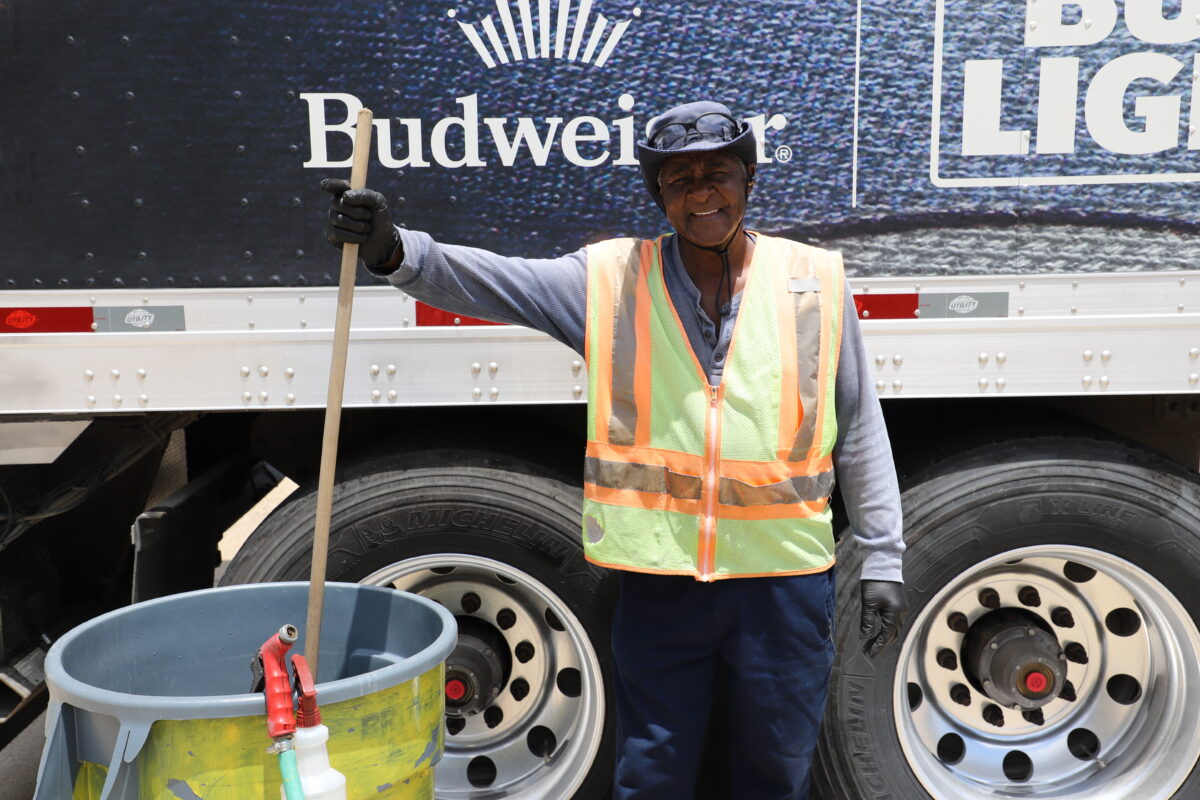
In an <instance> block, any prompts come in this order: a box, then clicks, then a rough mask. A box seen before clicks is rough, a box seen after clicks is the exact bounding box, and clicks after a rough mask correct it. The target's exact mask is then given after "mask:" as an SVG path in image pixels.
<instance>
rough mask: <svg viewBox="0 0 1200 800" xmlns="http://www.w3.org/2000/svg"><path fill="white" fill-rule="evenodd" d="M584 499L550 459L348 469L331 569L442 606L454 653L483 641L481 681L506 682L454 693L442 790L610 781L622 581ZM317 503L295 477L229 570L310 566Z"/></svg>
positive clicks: (278, 573) (454, 792)
mask: <svg viewBox="0 0 1200 800" xmlns="http://www.w3.org/2000/svg"><path fill="white" fill-rule="evenodd" d="M580 502H581V493H580V489H579V487H578V486H577V485H572V484H571V483H568V482H567V481H566V480H564V479H562V478H561V477H559V476H557V475H555V474H554V473H552V472H550V471H548V470H546V469H544V468H541V467H539V466H536V465H534V464H533V463H530V462H524V461H519V460H516V459H510V458H504V457H497V456H493V455H490V454H486V453H481V452H475V453H471V452H464V451H462V450H455V451H449V450H432V451H422V452H417V453H407V454H401V455H395V456H390V457H387V458H383V459H378V460H373V461H365V462H362V463H358V464H355V465H353V466H350V467H348V468H347V469H346V470H345V471H339V476H338V482H337V485H336V488H335V492H334V501H333V513H332V521H331V525H330V541H329V569H328V580H331V581H351V582H364V583H374V584H381V585H395V586H397V587H398V588H402V589H405V590H408V591H414V592H416V593H418V594H423V595H425V596H428V597H431V598H433V599H435V600H437V601H438V602H441V603H442V604H443V605H446V606H447V607H448V608H449V609H450V610H451V612H452V613H454V614H455V616H456V618H457V619H458V620H459V634H460V635H459V643H458V646H457V648H456V650H455V652H454V653H452V654H451V656H450V660H449V662H448V663H453V662H454V660H455V658H456V656H457V655H459V654H460V652H461V651H463V648H466V647H469V646H470V647H473V650H471V652H468V653H466V655H465V656H464V657H465V658H466V659H467V660H466V661H464V662H463V663H469V664H471V665H473V667H479V669H477V670H475V669H473V670H472V671H470V672H469V673H468V674H469V675H470V676H471V678H470V680H478V682H479V685H480V686H481V687H486V686H491V687H494V688H497V689H498V691H499V694H498V695H497V696H496V697H495V698H494V699H488V698H487V697H485V698H484V699H483V700H481V701H477V705H478V707H474V708H472V707H467V706H464V707H463V708H459V709H456V710H454V711H452V710H451V707H450V704H449V702H448V713H447V722H448V726H447V736H446V753H445V757H444V758H443V760H442V762H441V763H440V764H439V765H438V770H437V797H438V798H459V797H468V796H469V797H471V798H489V797H493V796H494V797H501V796H503V797H506V798H525V797H529V798H533V797H563V798H566V797H575V798H579V799H580V800H593V799H594V798H600V797H604V796H607V794H608V792H609V787H610V786H611V781H612V764H613V757H614V746H613V735H614V733H613V730H614V716H613V711H612V703H611V699H610V698H609V693H608V692H607V690H606V686H607V681H608V673H609V635H610V629H611V616H612V607H613V600H614V595H613V592H614V582H613V580H612V578H611V577H610V576H609V575H608V574H607V571H606V570H603V569H600V568H597V567H595V566H593V565H591V564H589V563H588V562H586V561H585V560H584V559H583V555H582V544H581V537H580V532H579V525H580V522H579V519H580V517H579V514H580ZM315 508H316V487H315V486H308V487H302V488H301V489H299V490H297V491H296V492H295V493H294V494H293V495H292V497H291V498H290V499H289V500H288V501H287V502H286V503H285V504H284V505H282V506H281V507H279V508H278V509H276V510H275V511H274V512H273V513H272V514H271V515H270V516H268V517H267V519H266V520H264V522H263V523H262V524H261V525H260V526H259V527H258V528H257V529H256V530H255V531H254V533H253V534H251V536H250V538H249V539H248V540H247V541H246V543H245V544H244V545H243V546H242V548H241V550H240V551H239V552H238V554H237V556H236V557H235V558H234V559H233V561H232V562H231V563H230V565H229V569H228V570H227V571H226V573H225V575H224V576H223V577H222V581H221V582H222V584H231V583H249V582H264V581H284V580H307V579H308V577H309V563H310V558H311V556H310V552H311V537H312V528H313V523H312V521H313V517H314V514H315ZM472 595H473V596H472ZM481 652H487V653H488V654H489V656H490V655H491V654H493V653H499V657H498V658H492V659H491V660H490V661H488V664H487V665H486V666H480V662H479V661H478V658H476V660H475V661H471V660H470V657H471V653H474V654H475V655H476V657H477V656H478V654H479V653H481ZM518 689H519V691H518ZM483 694H484V695H488V694H489V693H488V692H487V691H486V690H485V691H484V692H483ZM456 726H457V727H456ZM514 743H515V744H514Z"/></svg>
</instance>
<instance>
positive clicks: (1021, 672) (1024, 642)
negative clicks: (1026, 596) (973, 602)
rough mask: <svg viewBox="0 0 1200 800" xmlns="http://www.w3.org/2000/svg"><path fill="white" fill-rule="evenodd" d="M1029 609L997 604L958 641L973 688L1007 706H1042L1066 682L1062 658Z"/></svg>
mask: <svg viewBox="0 0 1200 800" xmlns="http://www.w3.org/2000/svg"><path fill="white" fill-rule="evenodd" d="M1044 625H1045V623H1044V622H1043V621H1042V620H1041V619H1040V618H1039V617H1037V616H1036V615H1035V614H1032V613H1029V612H1026V611H1024V610H1018V609H1001V610H998V611H994V612H992V613H990V614H986V615H984V616H983V617H981V618H980V619H979V620H978V621H977V622H976V623H975V624H974V625H973V626H971V629H970V631H969V632H968V633H967V636H966V638H965V639H964V641H963V666H964V667H965V668H966V672H967V675H968V677H969V678H970V679H972V682H973V683H975V684H976V688H977V689H979V690H981V691H982V692H983V693H984V694H986V695H987V696H988V697H990V698H992V699H993V700H995V701H996V702H997V703H1000V704H1001V705H1004V706H1007V707H1008V708H1020V709H1025V710H1034V709H1038V708H1042V707H1043V706H1046V705H1048V704H1049V703H1050V702H1051V701H1053V700H1054V699H1055V698H1057V697H1058V695H1059V692H1061V691H1062V688H1063V687H1064V686H1065V685H1066V680H1067V677H1066V676H1067V658H1066V655H1065V654H1064V652H1063V649H1062V646H1061V645H1060V644H1059V642H1058V639H1057V638H1056V637H1055V635H1054V634H1053V633H1052V632H1051V631H1048V630H1046V629H1045V628H1044V627H1043V626H1044Z"/></svg>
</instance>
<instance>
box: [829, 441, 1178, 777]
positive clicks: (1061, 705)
mask: <svg viewBox="0 0 1200 800" xmlns="http://www.w3.org/2000/svg"><path fill="white" fill-rule="evenodd" d="M903 507H904V515H905V530H906V540H907V542H908V551H907V553H906V555H905V568H904V575H905V592H906V596H907V602H908V620H907V621H906V623H905V626H904V630H903V632H902V635H901V640H900V642H898V643H897V644H894V645H893V646H892V647H890V648H889V649H888V650H886V651H885V652H884V653H882V654H880V656H879V657H877V658H876V659H875V660H874V661H871V660H870V659H868V658H866V657H865V656H863V655H862V650H861V645H860V642H859V640H858V633H857V630H858V624H857V623H858V620H857V615H858V601H857V599H856V598H855V597H854V595H855V593H856V586H855V584H856V581H845V582H843V585H842V587H841V589H840V591H839V595H840V597H839V602H838V611H837V619H836V630H837V634H836V636H837V645H838V654H839V655H838V658H837V662H836V663H835V666H834V670H833V674H832V679H831V680H832V682H831V686H830V697H829V703H828V705H827V709H826V717H825V724H824V727H823V730H822V736H821V739H820V743H819V746H818V754H817V759H816V762H815V769H814V796H815V797H817V798H822V800H916V799H917V798H930V797H932V798H935V799H936V800H977V798H984V797H986V798H989V799H990V800H996V798H1007V797H1012V798H1016V797H1033V796H1035V797H1038V798H1055V800H1066V799H1067V798H1070V799H1071V800H1079V798H1084V797H1086V798H1088V800H1115V799H1116V798H1128V797H1135V796H1136V797H1138V798H1139V800H1166V799H1167V798H1191V797H1200V769H1197V768H1196V764H1197V759H1198V757H1200V725H1198V724H1197V723H1200V719H1198V717H1200V666H1198V665H1200V634H1198V633H1197V620H1198V619H1200V484H1198V482H1197V477H1196V475H1194V474H1192V473H1189V472H1186V471H1184V470H1182V469H1180V468H1179V467H1177V466H1176V465H1174V464H1172V463H1169V462H1167V461H1165V460H1164V459H1161V458H1159V457H1157V456H1155V455H1153V454H1150V453H1148V452H1144V451H1141V450H1136V449H1133V448H1131V447H1127V446H1125V445H1123V444H1116V443H1111V442H1102V441H1095V440H1086V439H1076V438H1070V439H1067V438H1060V439H1045V438H1042V439H1030V440H1027V441H1016V442H1010V443H1005V444H1000V445H990V446H987V447H983V448H980V449H978V450H975V451H970V452H967V453H965V454H963V455H961V456H959V457H956V458H954V459H952V460H950V461H947V462H945V463H942V464H940V465H938V466H936V467H934V468H932V469H931V470H929V471H927V472H926V473H925V474H924V475H923V476H918V480H917V481H916V482H915V485H914V486H913V487H912V488H911V489H908V490H907V491H905V493H904V495H903ZM849 538H850V537H843V540H842V542H841V543H840V545H839V554H838V558H839V569H840V570H842V572H843V574H846V575H854V574H857V572H858V569H859V567H860V566H861V558H860V556H859V554H858V552H857V550H856V548H854V547H852V546H851V543H850V542H848V541H847V540H848V539H849ZM1029 587H1032V588H1033V589H1035V590H1036V592H1034V593H1028V590H1029ZM984 589H991V590H992V591H994V592H996V595H998V598H999V606H1000V608H1001V609H1002V610H1003V613H1005V614H1008V615H1010V616H1011V615H1013V614H1017V615H1024V616H1022V617H1020V619H1022V620H1025V619H1029V620H1034V622H1035V623H1036V626H1037V627H1042V628H1044V629H1045V630H1047V631H1050V632H1051V635H1052V636H1053V637H1054V638H1055V639H1056V640H1057V641H1058V643H1059V645H1060V646H1061V647H1063V648H1064V649H1065V648H1066V645H1067V644H1068V643H1074V644H1076V645H1078V646H1079V647H1081V648H1082V650H1075V651H1074V654H1075V656H1076V658H1075V659H1071V660H1070V661H1069V662H1066V666H1067V672H1066V674H1065V676H1064V677H1065V678H1066V680H1067V681H1069V682H1070V687H1069V691H1067V692H1064V693H1059V691H1058V690H1057V688H1056V689H1055V691H1054V692H1053V693H1052V694H1053V695H1054V699H1053V700H1051V701H1050V702H1049V704H1048V705H1046V706H1045V707H1044V708H1041V709H1037V710H1034V711H1033V712H1032V714H1033V717H1032V718H1030V717H1027V716H1025V714H1023V713H1022V712H1021V711H1018V710H1016V709H1009V708H1001V707H1000V706H999V705H997V704H996V703H995V702H994V700H993V699H992V698H989V697H986V696H985V695H984V689H983V688H982V684H981V683H980V682H979V675H978V674H976V675H974V676H973V677H974V678H975V681H974V682H972V680H970V677H972V673H971V669H972V667H971V664H982V663H984V662H983V661H982V660H978V659H976V658H975V657H973V656H971V653H972V652H973V651H971V650H969V649H966V648H964V647H962V646H960V645H961V643H962V642H963V640H964V638H965V637H964V636H963V633H962V631H963V630H964V629H966V628H969V629H970V630H972V631H974V630H976V623H977V622H978V620H979V619H980V618H981V617H984V616H987V615H988V614H989V613H990V612H991V613H994V611H993V610H994V609H995V608H996V605H997V597H996V595H992V594H991V593H990V592H989V593H987V594H986V595H981V594H980V592H982V591H983V590H984ZM1022 592H1026V594H1024V595H1022V594H1021V593H1022ZM985 596H986V597H987V599H988V603H989V604H983V605H981V603H983V600H982V599H980V598H983V597H985ZM1022 596H1023V597H1024V600H1022V599H1020V598H1021V597H1022ZM1035 603H1036V605H1035ZM956 612H957V613H959V614H962V615H963V616H965V617H966V618H967V619H966V622H965V623H964V621H963V620H962V619H961V618H954V619H952V615H954V614H955V613H956ZM1034 617H1037V618H1039V619H1040V618H1042V617H1044V618H1045V619H1044V621H1043V622H1037V620H1035V619H1034ZM992 619H993V620H994V619H996V617H994V616H993V617H992ZM1068 623H1069V624H1068ZM1021 624H1024V623H1023V622H1022V623H1018V625H1021ZM956 628H957V630H956ZM1027 630H1028V631H1029V636H1031V637H1032V636H1034V633H1035V629H1034V628H1033V627H1031V628H1029V629H1027ZM1039 635H1040V634H1039ZM947 651H948V653H947ZM952 656H953V657H952ZM1080 657H1082V658H1083V659H1084V660H1085V661H1086V663H1076V661H1077V659H1079V658H1080ZM1060 658H1061V657H1060ZM967 662H970V663H967ZM981 674H982V673H981ZM986 674H988V675H994V673H990V672H989V673H986ZM993 685H994V684H993ZM1054 685H1055V687H1057V686H1059V685H1065V684H1061V683H1057V682H1056V683H1055V684H1054ZM956 686H957V687H958V688H955V687H956ZM954 692H957V693H958V694H957V699H955V697H954V696H953V695H954ZM1072 696H1074V701H1072V700H1071V699H1070V698H1071V697H1072ZM963 701H967V702H966V703H964V702H963ZM988 706H991V707H992V708H993V709H995V710H987V711H985V709H988ZM1039 713H1040V715H1041V718H1040V720H1039V718H1038V714H1039ZM987 714H991V721H989V720H988V719H987V718H986V717H987ZM996 719H1000V720H1002V722H1003V723H1004V725H1003V727H997V726H996V725H995V720H996ZM1039 723H1040V724H1039Z"/></svg>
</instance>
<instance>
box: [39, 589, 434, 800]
mask: <svg viewBox="0 0 1200 800" xmlns="http://www.w3.org/2000/svg"><path fill="white" fill-rule="evenodd" d="M307 599H308V584H307V583H271V584H252V585H247V586H230V587H224V588H219V589H206V590H203V591H199V592H189V593H187V594H180V595H174V596H171V597H163V598H159V599H157V600H151V601H148V602H145V603H139V604H137V605H133V606H129V607H127V608H122V609H118V610H117V611H113V612H111V613H108V614H105V615H103V616H101V617H97V618H96V619H93V620H91V621H89V622H85V623H84V624H82V625H80V626H79V627H77V628H75V629H73V630H72V631H70V632H69V633H68V634H67V635H65V636H63V637H62V638H61V639H59V640H58V641H57V642H55V644H54V646H53V647H52V648H51V649H50V653H49V654H48V656H47V658H46V683H47V685H48V686H49V690H50V707H49V710H48V713H47V718H46V719H47V721H46V746H45V749H44V751H43V753H42V763H41V767H40V769H39V773H38V784H37V790H36V793H35V795H34V798H35V800H65V799H66V798H71V800H107V799H108V798H112V800H140V799H141V798H146V799H147V800H148V799H149V798H185V799H186V800H191V799H192V798H201V797H203V798H205V800H243V798H255V800H262V799H263V798H275V797H279V788H278V787H279V773H278V766H277V763H276V758H275V757H274V756H271V755H268V754H267V752H266V748H267V747H268V746H269V745H270V744H271V741H270V739H269V738H268V737H267V729H266V716H265V713H266V706H265V702H264V700H263V696H262V695H261V694H250V693H249V692H248V689H249V688H250V683H251V673H250V669H249V665H250V660H251V658H252V657H253V656H254V654H256V653H257V652H258V648H259V647H260V646H261V645H262V643H263V642H264V641H265V640H266V639H267V638H268V637H270V636H271V635H272V634H273V633H275V632H276V631H278V630H279V628H280V626H282V625H284V624H288V623H290V624H293V625H296V626H297V627H299V628H300V629H301V637H300V641H298V642H297V644H296V646H295V647H294V648H293V650H294V651H295V652H300V653H303V642H304V635H303V625H304V621H305V615H306V604H307ZM456 636H457V627H456V625H455V622H454V618H453V616H451V615H450V613H449V612H448V611H447V610H446V609H444V608H442V607H441V606H439V605H437V604H436V603H433V602H432V601H429V600H426V599H424V598H422V597H418V596H416V595H412V594H408V593H405V592H399V591H395V590H392V589H387V588H381V587H375V586H360V585H357V584H346V583H329V584H326V586H325V612H324V617H323V621H322V626H321V660H320V664H319V667H320V675H319V679H320V680H321V682H320V683H319V684H318V686H317V690H318V694H317V700H318V702H319V703H320V706H321V714H322V721H323V722H324V724H325V725H327V726H328V727H329V729H330V740H329V754H330V760H331V762H332V764H333V766H334V768H336V769H338V770H339V771H341V772H342V773H343V774H345V775H346V778H347V790H348V794H349V797H351V798H355V797H367V796H369V797H372V798H391V797H396V798H401V797H403V798H408V797H422V796H424V797H432V795H433V767H434V765H435V764H436V763H437V761H438V760H439V759H440V758H441V755H442V747H443V733H442V731H443V715H444V713H445V688H444V682H445V678H444V669H443V662H444V661H445V659H446V657H447V656H448V655H449V654H450V651H451V649H452V648H453V647H454V642H455V639H456Z"/></svg>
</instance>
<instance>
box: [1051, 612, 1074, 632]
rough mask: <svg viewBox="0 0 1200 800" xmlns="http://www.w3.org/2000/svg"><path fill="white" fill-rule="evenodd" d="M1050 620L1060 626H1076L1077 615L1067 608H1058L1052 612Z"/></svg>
mask: <svg viewBox="0 0 1200 800" xmlns="http://www.w3.org/2000/svg"><path fill="white" fill-rule="evenodd" d="M1050 621H1051V622H1053V623H1054V624H1055V625H1057V626H1058V627H1060V628H1074V627H1075V617H1074V616H1073V615H1072V614H1071V612H1070V611H1068V610H1067V609H1065V608H1061V607H1060V608H1056V609H1054V610H1053V611H1051V612H1050Z"/></svg>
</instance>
